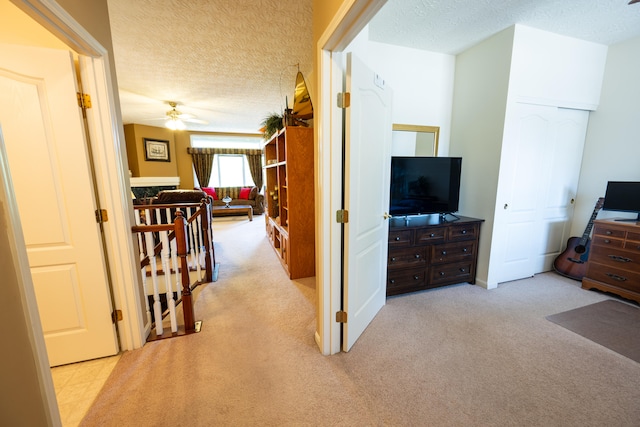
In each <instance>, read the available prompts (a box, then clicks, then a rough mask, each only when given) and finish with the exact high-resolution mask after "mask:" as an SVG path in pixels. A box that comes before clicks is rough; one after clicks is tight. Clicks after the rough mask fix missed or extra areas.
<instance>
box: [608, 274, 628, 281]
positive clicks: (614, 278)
mask: <svg viewBox="0 0 640 427" xmlns="http://www.w3.org/2000/svg"><path fill="white" fill-rule="evenodd" d="M605 274H606V275H607V276H609V277H611V278H612V279H613V280H617V281H618V282H625V281H626V280H627V278H626V277H622V276H618V275H617V274H613V273H605Z"/></svg>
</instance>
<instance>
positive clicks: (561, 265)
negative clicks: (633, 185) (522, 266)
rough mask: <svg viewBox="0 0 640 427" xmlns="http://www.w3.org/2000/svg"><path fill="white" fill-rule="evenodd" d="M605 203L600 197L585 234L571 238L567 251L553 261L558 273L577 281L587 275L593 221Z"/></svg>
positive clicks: (568, 241)
mask: <svg viewBox="0 0 640 427" xmlns="http://www.w3.org/2000/svg"><path fill="white" fill-rule="evenodd" d="M603 203H604V197H600V198H599V199H598V201H597V202H596V207H595V208H594V209H593V213H592V214H591V219H589V223H588V224H587V227H586V228H585V229H584V233H582V237H581V238H580V237H570V238H569V240H567V249H565V250H564V252H562V253H561V254H560V255H558V257H557V258H556V259H555V261H553V269H554V270H555V271H556V272H557V273H559V274H562V275H563V276H566V277H569V278H571V279H575V280H582V278H583V277H584V275H585V274H586V273H587V260H588V259H589V246H590V244H591V238H590V237H589V236H590V235H591V229H592V228H593V221H594V220H595V219H596V216H598V211H599V210H600V209H602V205H603Z"/></svg>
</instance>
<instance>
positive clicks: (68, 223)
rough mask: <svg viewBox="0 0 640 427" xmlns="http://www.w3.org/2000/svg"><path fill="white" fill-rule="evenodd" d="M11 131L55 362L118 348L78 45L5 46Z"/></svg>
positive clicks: (4, 104) (5, 122)
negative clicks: (75, 54) (80, 96)
mask: <svg viewBox="0 0 640 427" xmlns="http://www.w3.org/2000/svg"><path fill="white" fill-rule="evenodd" d="M0 93H2V94H3V96H2V98H1V100H0V126H2V131H3V134H4V140H5V144H6V150H7V155H8V158H9V167H10V172H11V178H12V181H13V188H14V191H15V194H16V199H17V203H18V209H19V212H20V220H21V223H22V231H23V234H24V238H25V243H26V246H27V254H28V257H29V266H30V268H31V274H32V278H33V284H34V288H35V293H36V299H37V301H38V311H39V313H40V319H41V322H42V329H43V332H44V337H45V342H46V345H47V352H48V355H49V363H50V365H51V366H57V365H62V364H67V363H72V362H77V361H82V360H88V359H93V358H97V357H103V356H108V355H113V354H116V353H117V352H118V343H117V337H116V331H115V326H114V325H113V324H112V321H111V300H110V296H109V289H108V284H107V278H106V268H105V262H104V257H103V252H102V242H101V236H100V229H99V225H98V224H97V223H96V219H95V214H94V211H95V206H96V203H95V198H94V192H93V183H92V177H91V173H90V169H89V160H88V153H87V145H86V142H85V138H84V130H83V129H84V128H83V122H82V117H81V110H80V108H79V107H78V104H77V101H76V78H75V73H74V63H73V58H72V55H71V53H70V52H66V51H61V50H52V49H44V48H34V47H25V46H11V45H0Z"/></svg>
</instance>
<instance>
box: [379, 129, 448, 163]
mask: <svg viewBox="0 0 640 427" xmlns="http://www.w3.org/2000/svg"><path fill="white" fill-rule="evenodd" d="M439 133H440V127H439V126H418V125H402V124H397V123H394V124H393V133H392V137H391V155H392V156H432V157H436V156H437V155H438V135H439Z"/></svg>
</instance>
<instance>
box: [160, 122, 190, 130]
mask: <svg viewBox="0 0 640 427" xmlns="http://www.w3.org/2000/svg"><path fill="white" fill-rule="evenodd" d="M165 126H166V127H167V128H169V129H171V130H185V129H186V128H187V127H186V126H185V124H184V123H183V122H182V120H179V119H169V120H167V122H166V123H165Z"/></svg>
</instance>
